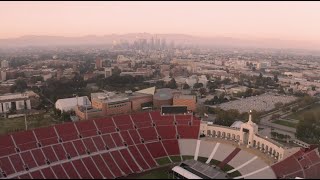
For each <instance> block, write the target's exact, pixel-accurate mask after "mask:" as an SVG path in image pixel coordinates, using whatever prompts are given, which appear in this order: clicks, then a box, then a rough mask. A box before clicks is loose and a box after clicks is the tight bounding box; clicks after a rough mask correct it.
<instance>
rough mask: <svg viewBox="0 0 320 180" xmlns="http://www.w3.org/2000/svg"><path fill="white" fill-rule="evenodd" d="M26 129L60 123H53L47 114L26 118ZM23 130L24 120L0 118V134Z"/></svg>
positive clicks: (21, 118) (22, 118)
mask: <svg viewBox="0 0 320 180" xmlns="http://www.w3.org/2000/svg"><path fill="white" fill-rule="evenodd" d="M27 122H28V129H35V128H38V127H45V126H50V125H53V124H57V123H60V122H58V121H55V120H54V119H53V118H52V117H51V116H50V115H49V114H48V113H45V114H39V115H29V116H27ZM23 130H25V118H24V117H18V118H12V119H6V118H0V134H8V133H12V132H17V131H23Z"/></svg>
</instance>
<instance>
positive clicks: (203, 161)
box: [198, 157, 208, 163]
mask: <svg viewBox="0 0 320 180" xmlns="http://www.w3.org/2000/svg"><path fill="white" fill-rule="evenodd" d="M207 160H208V158H206V157H198V161H200V162H202V163H206V162H207Z"/></svg>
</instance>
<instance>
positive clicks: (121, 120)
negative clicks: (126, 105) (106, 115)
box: [113, 115, 132, 127]
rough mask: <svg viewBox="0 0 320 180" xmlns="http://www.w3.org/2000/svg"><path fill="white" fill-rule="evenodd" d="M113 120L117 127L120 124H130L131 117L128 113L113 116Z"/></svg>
mask: <svg viewBox="0 0 320 180" xmlns="http://www.w3.org/2000/svg"><path fill="white" fill-rule="evenodd" d="M113 120H114V122H115V124H116V125H117V127H119V126H121V125H126V124H132V121H131V117H130V116H128V115H120V116H114V117H113Z"/></svg>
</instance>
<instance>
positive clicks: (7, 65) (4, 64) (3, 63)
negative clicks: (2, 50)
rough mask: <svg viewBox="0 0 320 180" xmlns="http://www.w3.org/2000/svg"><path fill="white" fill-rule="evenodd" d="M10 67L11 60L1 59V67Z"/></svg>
mask: <svg viewBox="0 0 320 180" xmlns="http://www.w3.org/2000/svg"><path fill="white" fill-rule="evenodd" d="M8 67H9V61H7V60H3V61H1V68H8Z"/></svg>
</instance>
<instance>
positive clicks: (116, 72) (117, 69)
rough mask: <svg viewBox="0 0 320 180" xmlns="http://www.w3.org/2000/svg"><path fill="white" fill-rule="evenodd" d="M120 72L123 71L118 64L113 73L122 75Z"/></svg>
mask: <svg viewBox="0 0 320 180" xmlns="http://www.w3.org/2000/svg"><path fill="white" fill-rule="evenodd" d="M120 73H121V69H119V68H118V66H116V67H114V68H113V69H112V75H120Z"/></svg>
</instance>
